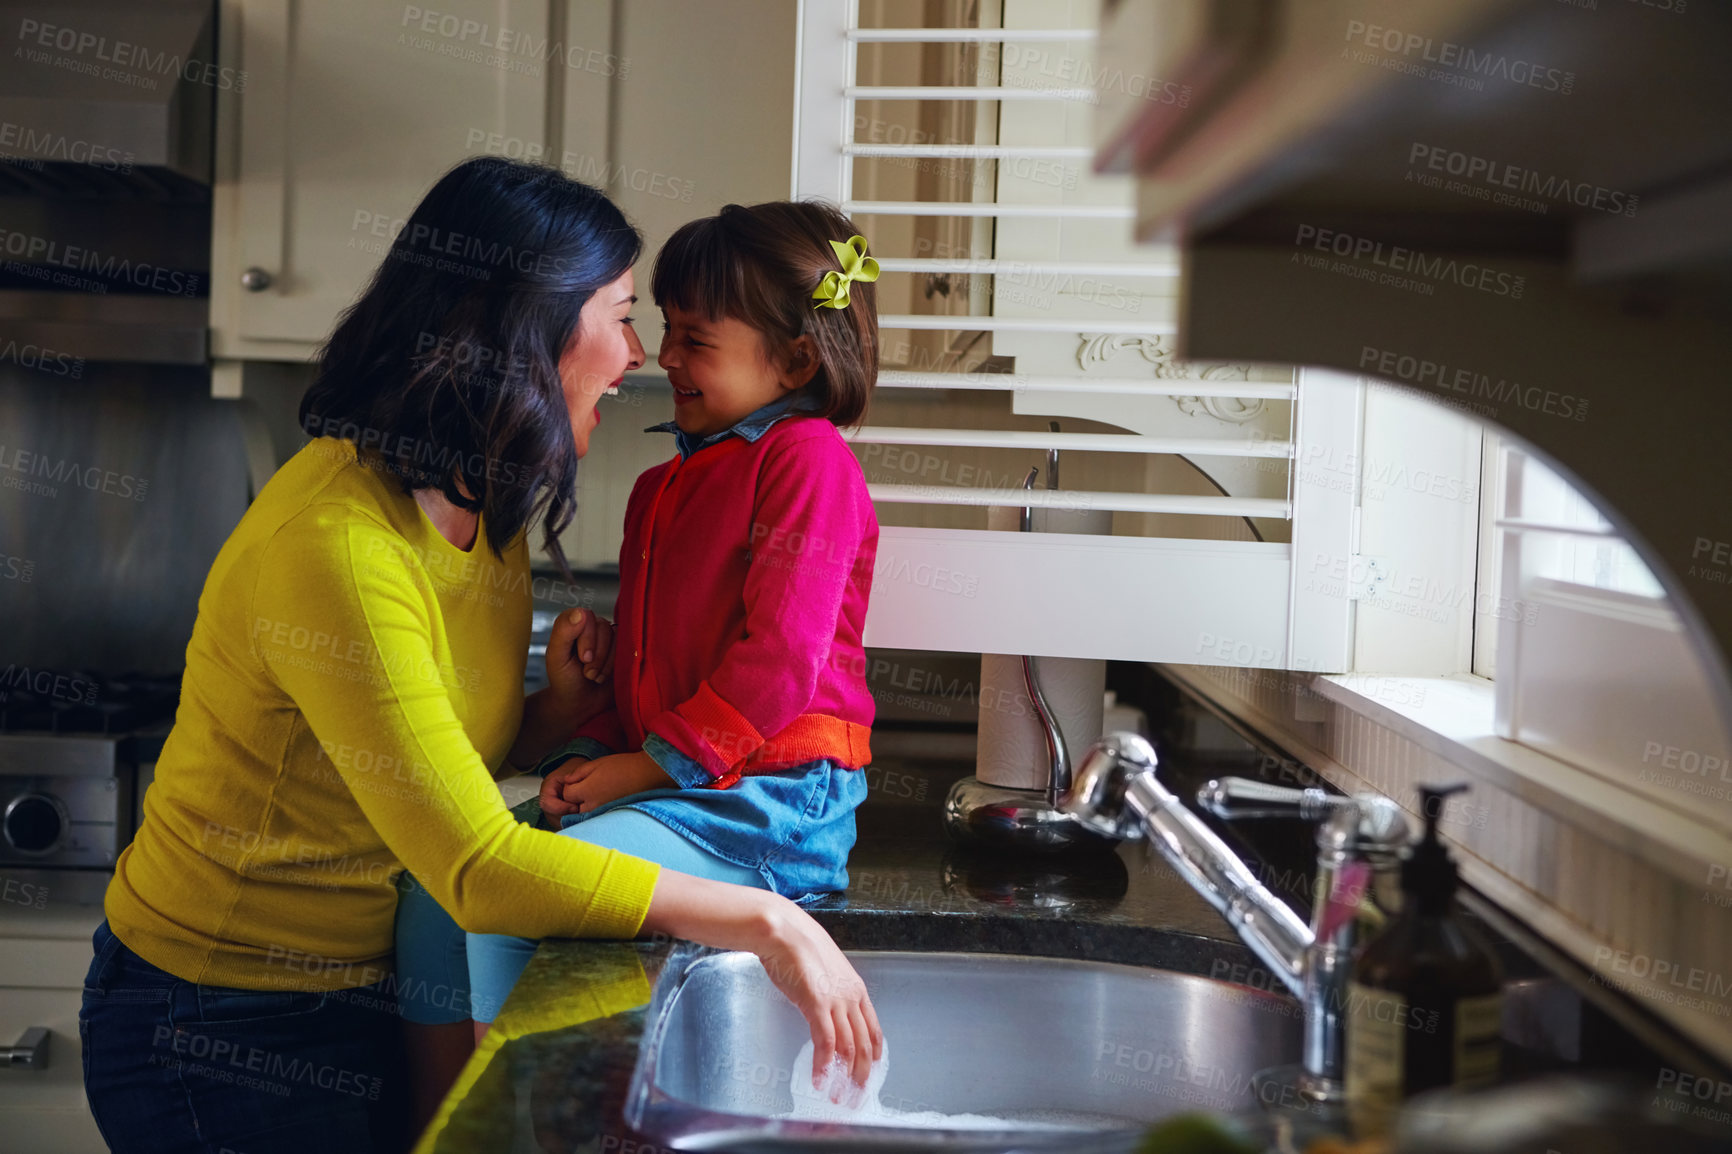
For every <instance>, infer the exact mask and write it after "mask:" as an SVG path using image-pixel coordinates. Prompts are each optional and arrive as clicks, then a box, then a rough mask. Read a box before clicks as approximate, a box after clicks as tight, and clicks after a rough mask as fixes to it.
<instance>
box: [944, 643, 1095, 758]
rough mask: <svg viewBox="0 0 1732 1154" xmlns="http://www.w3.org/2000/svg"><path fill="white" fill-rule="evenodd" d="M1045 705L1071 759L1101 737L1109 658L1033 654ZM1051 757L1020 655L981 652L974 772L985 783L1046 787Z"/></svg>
mask: <svg viewBox="0 0 1732 1154" xmlns="http://www.w3.org/2000/svg"><path fill="white" fill-rule="evenodd" d="M1034 671H1035V676H1037V677H1038V678H1039V679H1040V687H1041V690H1042V692H1044V693H1045V694H1046V701H1047V705H1049V706H1050V707H1051V708H1052V714H1053V719H1054V720H1055V721H1057V722H1058V728H1059V732H1061V733H1063V734H1064V740H1065V746H1066V748H1068V749H1069V750H1070V756H1071V764H1072V765H1075V764H1076V762H1077V761H1078V760H1079V759H1080V758H1081V757H1082V755H1083V752H1084V751H1086V750H1087V749H1088V747H1089V746H1091V745H1093V744H1094V743H1095V742H1096V741H1098V740H1099V739H1100V736H1101V714H1102V706H1103V704H1104V703H1105V699H1106V687H1107V663H1106V662H1105V661H1098V660H1095V659H1093V658H1086V657H1037V658H1035V659H1034ZM1050 765H1051V758H1050V757H1049V755H1048V753H1047V748H1046V736H1045V734H1044V731H1043V730H1042V729H1041V726H1040V721H1039V720H1038V719H1037V717H1036V716H1035V711H1034V703H1033V702H1032V701H1030V700H1029V697H1028V690H1027V688H1026V687H1025V686H1024V683H1023V677H1022V658H1021V657H1020V656H1016V655H1010V654H1001V653H982V654H981V655H980V744H979V746H978V748H977V749H976V752H975V761H974V775H975V776H976V777H978V778H979V779H980V780H981V781H984V782H986V783H987V784H988V785H998V786H1004V787H1006V788H1009V789H1045V788H1046V783H1047V774H1048V767H1049V766H1050Z"/></svg>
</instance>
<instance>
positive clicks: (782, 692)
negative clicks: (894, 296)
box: [399, 203, 878, 1023]
mask: <svg viewBox="0 0 1732 1154" xmlns="http://www.w3.org/2000/svg"><path fill="white" fill-rule="evenodd" d="M865 249H866V242H865V240H864V239H863V238H862V237H860V236H858V235H856V233H855V229H854V226H853V223H852V222H851V221H850V220H849V219H848V218H847V217H846V216H844V215H843V214H842V213H840V212H839V211H837V210H836V209H834V208H831V207H828V206H825V205H821V204H816V203H803V204H796V203H773V204H761V205H756V206H753V207H750V208H744V207H741V206H739V205H729V206H728V207H726V208H724V209H723V210H722V212H721V213H720V214H719V215H717V216H713V217H709V218H706V219H703V220H698V221H693V222H692V223H690V224H687V225H685V226H684V227H683V228H681V229H680V230H679V231H678V232H676V233H675V234H674V235H673V237H672V238H671V239H670V240H669V241H668V243H667V245H666V247H665V248H663V249H662V252H661V254H660V256H659V257H658V258H657V260H656V267H655V276H654V281H653V291H654V295H655V301H656V304H657V305H659V306H660V307H661V309H662V312H663V314H664V316H665V319H666V325H665V328H666V335H665V336H664V338H663V340H662V347H661V355H660V357H659V358H658V362H659V363H660V364H661V366H662V367H663V368H665V369H666V370H667V372H668V377H669V380H670V382H671V383H672V385H673V390H674V406H675V409H674V414H675V415H674V419H673V421H671V422H668V423H667V424H664V425H660V426H657V427H656V428H657V430H660V431H666V432H670V433H672V434H673V435H674V444H675V447H676V450H677V452H676V455H675V456H674V457H673V459H672V460H670V461H668V462H666V463H665V464H662V465H658V466H656V467H655V468H653V469H650V470H649V471H648V472H646V473H644V474H643V475H642V476H641V477H639V478H638V481H637V485H636V487H635V488H634V489H633V491H632V494H631V499H630V502H629V504H628V506H627V511H626V526H625V541H624V545H623V547H622V548H621V550H620V594H619V601H618V605H617V608H616V614H617V617H618V621H617V624H616V632H615V635H614V638H613V659H614V671H613V679H614V686H615V691H614V692H615V706H614V708H613V709H612V710H609V711H607V712H605V713H603V714H602V715H600V716H599V717H597V718H595V719H594V720H592V721H590V722H589V723H587V724H585V725H584V726H582V727H581V728H580V729H579V730H578V731H577V732H576V733H575V734H574V735H573V738H572V740H571V741H570V742H569V743H568V744H567V745H566V746H564V747H563V748H562V749H560V750H558V751H557V752H556V753H555V754H553V755H552V756H550V757H548V758H546V759H544V760H543V761H542V763H541V764H540V765H539V766H538V767H537V768H538V770H539V771H540V772H541V773H543V774H544V775H545V780H544V782H543V785H542V790H541V806H542V810H543V812H544V813H545V814H547V815H548V817H549V818H550V819H559V820H560V821H561V823H562V825H563V827H564V828H563V830H562V833H563V834H564V835H565V836H568V837H573V838H578V839H581V840H584V841H588V842H592V843H594V844H597V845H601V846H605V847H610V848H617V849H620V850H625V851H629V852H630V853H632V854H634V855H637V856H639V857H643V858H648V859H650V860H652V861H656V862H659V863H660V864H662V865H663V866H665V867H667V868H670V869H674V870H678V871H681V872H685V873H693V874H698V875H701V876H705V877H710V878H716V879H719V880H724V881H730V882H736V883H739V884H743V885H750V886H758V887H761V888H765V889H770V890H773V891H775V892H777V893H779V894H782V895H783V896H786V897H790V898H793V899H795V900H797V901H802V902H804V901H807V900H810V899H812V898H816V897H818V896H821V895H823V894H826V893H831V892H834V891H838V890H842V889H844V888H846V886H847V883H848V874H847V869H846V861H847V857H848V851H849V849H850V848H851V847H852V846H853V844H854V837H855V831H854V809H855V807H856V806H858V805H859V804H860V802H861V800H862V799H863V798H864V797H865V794H866V781H865V775H864V774H863V773H862V772H861V768H862V767H863V766H864V765H865V764H866V763H867V761H868V760H869V759H870V756H871V755H870V752H869V749H868V740H869V738H870V736H871V724H872V716H873V702H872V697H871V694H870V693H869V692H868V690H867V687H866V684H865V678H864V669H865V654H864V650H863V649H862V646H861V631H862V629H863V627H864V625H865V619H866V604H867V595H868V592H869V589H870V584H871V577H872V564H873V557H874V554H875V552H876V549H877V542H878V522H877V518H876V516H875V515H874V513H873V510H872V502H871V499H870V497H869V496H868V495H867V491H866V482H865V478H864V476H863V475H862V473H861V470H860V466H859V464H858V463H857V462H856V460H855V458H854V455H853V452H852V451H851V450H850V449H849V447H848V444H847V442H846V441H844V440H843V438H842V436H841V434H840V433H839V432H838V427H846V426H850V425H854V424H857V423H858V422H859V421H860V419H861V418H862V416H863V415H864V412H865V408H866V399H867V395H868V393H869V392H870V390H871V387H872V384H873V381H874V380H875V378H876V376H877V370H878V340H877V337H878V324H877V316H876V312H875V306H874V289H873V288H872V286H871V284H870V282H871V281H872V280H875V279H876V278H877V275H878V268H877V262H876V261H874V260H871V259H870V258H869V257H867V256H866V255H865ZM467 944H468V969H469V978H470V988H471V1002H470V1009H471V1013H472V1016H473V1017H474V1019H475V1020H476V1022H477V1023H485V1022H489V1021H491V1020H492V1019H493V1017H494V1015H495V1014H496V1013H497V1011H498V1009H499V1006H500V1004H501V1003H502V1002H503V1000H504V998H505V995H506V994H507V993H508V992H509V991H510V989H511V987H512V985H513V984H515V982H516V980H517V977H518V975H519V974H521V972H522V970H523V967H524V965H526V964H527V962H528V960H529V957H530V955H531V954H532V953H533V952H534V949H535V945H536V942H535V941H533V940H531V939H524V938H512V937H504V936H499V935H485V934H471V935H469V936H468V943H467ZM402 945H403V943H402V942H401V937H400V948H402ZM414 965H415V962H414V960H413V959H412V958H405V957H403V956H402V955H400V957H399V969H400V971H401V970H403V969H404V968H406V967H407V968H410V969H413V967H414Z"/></svg>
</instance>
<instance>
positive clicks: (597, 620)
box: [547, 609, 613, 698]
mask: <svg viewBox="0 0 1732 1154" xmlns="http://www.w3.org/2000/svg"><path fill="white" fill-rule="evenodd" d="M612 677H613V622H611V621H609V620H608V619H607V618H605V617H602V616H600V615H599V614H596V613H593V612H591V611H590V610H588V609H570V610H567V611H566V612H564V613H561V614H560V615H559V616H558V617H556V618H554V621H553V634H552V636H550V637H549V638H548V639H547V684H548V685H550V686H552V687H553V689H554V691H555V692H556V693H558V694H559V696H560V697H561V698H564V697H567V696H577V695H579V694H581V693H583V692H584V691H585V690H587V689H588V687H589V686H590V685H592V684H593V685H601V684H604V683H606V682H607V681H609V680H610V679H611V678H612Z"/></svg>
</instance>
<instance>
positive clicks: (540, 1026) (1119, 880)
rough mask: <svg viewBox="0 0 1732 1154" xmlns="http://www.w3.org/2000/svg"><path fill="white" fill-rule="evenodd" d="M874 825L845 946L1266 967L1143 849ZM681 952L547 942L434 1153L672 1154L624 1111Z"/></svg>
mask: <svg viewBox="0 0 1732 1154" xmlns="http://www.w3.org/2000/svg"><path fill="white" fill-rule="evenodd" d="M947 776H955V774H954V773H953V774H950V775H947ZM944 784H945V786H946V787H947V786H948V782H945V783H944ZM935 794H936V798H942V796H943V791H942V790H938V791H935ZM861 825H862V837H861V841H860V844H859V845H857V846H856V847H855V850H854V853H853V855H852V856H851V857H850V859H849V863H848V870H849V875H850V885H849V888H848V892H847V896H846V898H845V899H832V900H830V901H828V902H826V903H824V904H823V905H821V906H819V907H816V908H814V909H813V913H814V915H815V916H816V917H817V918H818V920H819V921H820V922H821V923H822V924H823V925H824V926H825V928H826V929H828V930H829V931H830V933H831V934H832V935H833V936H834V937H835V938H836V940H837V942H838V943H839V944H841V945H842V947H843V948H844V949H852V950H886V949H890V950H920V951H958V952H977V953H978V952H984V953H1006V954H1023V955H1031V956H1040V957H1057V958H1088V959H1090V960H1094V961H1104V962H1119V963H1124V964H1134V965H1140V966H1149V967H1153V968H1158V969H1167V970H1174V971H1179V972H1183V973H1192V974H1198V975H1202V976H1215V977H1222V978H1228V979H1229V980H1232V979H1233V978H1234V977H1237V978H1238V979H1239V980H1243V976H1244V975H1245V974H1246V973H1247V972H1249V968H1250V967H1252V966H1253V965H1254V960H1253V958H1252V956H1251V954H1250V952H1249V951H1248V950H1246V949H1245V947H1244V946H1243V945H1242V944H1241V943H1240V942H1239V940H1238V938H1237V936H1236V935H1234V934H1233V932H1232V931H1231V930H1230V929H1229V928H1228V927H1227V924H1226V923H1225V922H1224V921H1222V919H1221V918H1220V916H1219V915H1217V914H1216V913H1215V912H1214V911H1213V910H1211V909H1210V908H1209V907H1208V906H1207V905H1206V904H1205V903H1204V902H1203V901H1202V899H1201V898H1199V897H1197V896H1196V894H1195V893H1193V892H1192V891H1191V889H1190V887H1189V886H1187V885H1186V884H1185V883H1184V882H1183V881H1181V880H1180V879H1179V878H1178V877H1177V876H1176V875H1174V874H1173V873H1172V871H1171V870H1170V869H1168V868H1167V866H1166V865H1165V864H1164V863H1163V862H1161V861H1160V860H1159V859H1158V858H1156V859H1151V858H1149V857H1148V856H1147V853H1146V850H1145V848H1144V847H1143V846H1141V845H1140V844H1139V845H1125V846H1121V847H1119V848H1118V850H1117V851H1115V852H1111V853H1107V854H1102V855H1097V856H1095V857H1093V858H1088V859H1084V860H1081V861H1072V862H1070V863H1069V864H1067V865H1066V866H1064V867H1063V868H1058V867H1054V866H1052V865H1050V864H1048V865H1043V864H1040V863H1034V864H1030V863H1028V862H1025V861H1015V860H1008V859H1005V858H1002V857H999V856H996V855H988V854H979V853H971V852H968V851H964V850H961V849H959V848H957V847H954V846H952V845H951V844H950V843H949V842H948V841H947V840H946V839H945V838H944V836H943V833H942V831H941V830H940V829H939V827H938V820H937V810H936V808H935V807H934V806H932V805H892V804H885V803H883V802H882V801H881V800H880V801H869V802H868V803H867V806H866V807H863V810H862V821H861ZM898 828H900V829H901V830H902V831H903V836H895V835H894V833H893V832H891V831H894V830H896V829H898ZM672 945H673V944H672V943H670V942H666V941H661V942H630V943H621V942H580V941H548V942H544V943H543V944H542V946H541V948H540V950H539V951H537V953H536V955H535V958H534V960H533V961H532V962H531V963H530V965H529V968H528V969H527V970H526V971H525V972H524V975H523V978H522V979H521V980H520V981H519V983H518V985H517V987H516V989H515V990H514V991H513V992H512V994H511V997H510V999H509V1000H508V1001H507V1003H506V1005H505V1007H504V1009H503V1010H502V1011H501V1013H500V1016H499V1018H498V1019H497V1021H496V1022H495V1031H496V1033H497V1034H498V1035H500V1037H501V1038H504V1039H508V1040H504V1041H503V1043H502V1044H499V1042H498V1041H495V1042H494V1044H492V1045H488V1046H484V1047H483V1050H482V1051H481V1052H479V1053H477V1055H476V1057H475V1058H474V1059H473V1060H472V1061H471V1064H470V1068H469V1069H468V1070H467V1071H466V1072H465V1075H464V1078H463V1079H462V1080H461V1081H460V1083H459V1086H458V1088H457V1090H455V1091H454V1092H453V1095H452V1101H451V1102H450V1103H448V1107H449V1109H450V1113H449V1116H448V1117H447V1119H446V1121H445V1124H444V1127H443V1129H442V1130H441V1131H440V1132H439V1133H438V1134H437V1136H436V1137H433V1138H432V1140H431V1141H430V1142H424V1144H423V1146H422V1149H426V1150H435V1151H445V1152H456V1151H463V1152H470V1151H475V1152H479V1151H495V1150H520V1149H537V1150H550V1151H551V1150H595V1151H603V1152H611V1154H637V1152H639V1151H641V1154H656V1152H657V1150H658V1148H657V1146H656V1144H655V1143H654V1141H653V1140H651V1139H649V1138H647V1137H646V1136H644V1135H640V1134H637V1133H634V1132H632V1131H631V1130H630V1128H629V1127H628V1126H627V1125H626V1124H625V1122H624V1121H623V1118H622V1110H623V1105H624V1099H625V1094H626V1089H627V1086H628V1084H629V1082H630V1080H631V1076H632V1070H633V1067H634V1065H635V1063H636V1060H637V1053H638V1043H639V1041H640V1039H641V1037H642V1032H643V1028H644V1025H645V1018H646V1010H647V1004H648V1001H649V997H650V988H651V987H652V986H653V985H654V983H655V981H656V979H657V977H658V976H659V975H660V973H661V969H662V966H663V964H664V963H665V962H666V961H667V959H668V956H669V953H670V951H671V949H672ZM631 1143H641V1144H642V1145H641V1146H634V1145H631Z"/></svg>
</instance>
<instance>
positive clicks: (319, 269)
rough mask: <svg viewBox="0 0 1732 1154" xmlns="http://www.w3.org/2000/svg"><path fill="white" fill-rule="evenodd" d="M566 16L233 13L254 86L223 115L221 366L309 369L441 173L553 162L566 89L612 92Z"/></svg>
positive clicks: (374, 4) (241, 68) (347, 6)
mask: <svg viewBox="0 0 1732 1154" xmlns="http://www.w3.org/2000/svg"><path fill="white" fill-rule="evenodd" d="M553 7H558V8H559V11H557V12H555V11H553V10H552V8H553ZM574 7H584V8H594V7H596V6H595V5H581V6H579V5H574ZM565 16H566V13H565V11H564V6H563V5H557V6H550V5H549V3H548V0H436V3H435V4H431V5H425V6H422V5H406V4H396V3H390V4H387V3H382V2H379V0H364V2H360V3H357V2H355V0H224V2H223V4H222V8H221V29H222V31H221V47H220V52H221V54H222V57H223V59H224V62H225V64H226V65H228V66H231V67H233V68H235V69H236V70H237V71H238V72H239V73H244V76H245V80H244V83H243V84H241V85H237V89H238V90H237V91H224V92H222V93H220V94H219V99H218V107H217V167H216V181H215V189H214V198H215V203H214V206H213V209H214V218H215V238H214V243H213V249H212V270H211V271H212V282H213V283H212V300H211V330H212V331H211V348H212V351H213V353H214V354H215V356H216V357H218V358H264V359H277V360H306V359H309V358H310V357H311V356H312V355H313V354H314V352H315V351H316V350H317V348H318V346H319V344H320V343H321V342H322V341H323V340H324V339H325V338H326V337H327V336H328V335H329V334H330V332H331V329H332V328H333V326H334V325H335V323H336V319H337V316H338V314H339V313H340V312H341V311H342V310H343V309H344V308H345V307H346V306H348V305H349V304H350V303H351V302H353V301H354V299H355V298H356V297H357V296H358V295H359V293H360V292H361V290H362V289H363V288H364V287H365V285H366V283H367V280H368V279H369V278H370V277H371V276H372V274H373V271H374V270H375V269H376V268H377V267H378V266H379V263H380V260H381V259H382V258H383V256H384V255H385V253H386V252H387V251H388V250H389V248H390V244H391V239H392V237H393V236H394V235H395V231H396V228H397V227H399V226H400V224H401V222H402V221H403V219H404V218H405V217H406V216H407V215H408V213H409V212H410V211H411V210H412V209H413V208H414V207H415V204H416V203H417V201H418V200H419V199H420V197H421V195H422V194H423V193H424V192H425V191H426V190H427V188H428V187H429V186H430V185H431V184H432V183H433V181H434V180H435V179H436V178H437V177H438V176H439V174H440V173H442V172H444V171H445V170H446V169H448V168H450V167H451V165H453V164H455V163H456V162H457V161H459V160H462V159H463V158H464V157H465V156H467V155H471V154H474V153H476V152H479V151H483V150H485V148H486V146H487V144H488V143H489V142H493V143H495V144H496V145H497V147H498V150H499V151H501V152H505V153H508V154H518V155H521V154H523V153H524V152H526V151H527V152H529V153H530V154H531V155H539V154H541V153H543V152H544V150H547V149H548V148H550V146H551V145H550V129H558V128H559V127H560V126H561V124H562V122H563V120H564V107H563V97H564V96H565V94H566V91H567V84H566V82H567V81H568V80H569V81H571V85H570V87H571V88H572V89H574V90H583V89H585V88H587V87H590V86H594V87H597V88H599V89H601V90H602V91H603V92H604V93H605V85H606V79H607V78H606V75H605V73H606V72H607V70H608V69H609V68H610V67H612V65H611V64H610V61H611V60H612V59H613V58H612V57H611V55H610V54H609V53H608V52H607V51H606V50H605V49H606V43H607V40H606V37H605V34H604V35H603V37H602V39H601V40H600V41H599V42H598V41H596V40H595V39H594V38H593V35H592V33H593V31H594V30H593V29H590V28H583V27H581V26H580V28H579V29H577V30H575V32H576V34H575V35H574V29H573V28H572V27H571V21H568V20H566V19H565ZM555 17H558V18H557V19H556V18H555ZM586 41H587V43H586ZM586 81H587V82H588V84H586V83H585V82H586ZM550 93H552V94H554V95H556V96H558V97H559V98H560V103H559V104H558V105H557V106H556V105H555V103H554V101H553V100H552V98H551V97H550ZM550 113H551V115H550ZM562 147H563V142H562ZM243 278H244V279H243Z"/></svg>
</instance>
